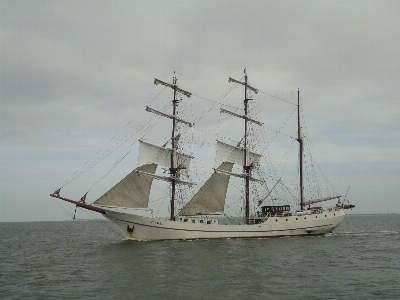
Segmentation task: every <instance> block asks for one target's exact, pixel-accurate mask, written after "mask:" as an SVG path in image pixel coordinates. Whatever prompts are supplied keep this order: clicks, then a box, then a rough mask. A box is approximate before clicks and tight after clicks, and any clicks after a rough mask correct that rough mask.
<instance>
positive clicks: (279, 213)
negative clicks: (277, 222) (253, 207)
mask: <svg viewBox="0 0 400 300" xmlns="http://www.w3.org/2000/svg"><path fill="white" fill-rule="evenodd" d="M291 215H292V213H291V212H290V205H279V206H277V205H270V206H262V207H261V211H258V212H257V213H256V216H255V218H249V219H248V224H260V223H263V222H264V221H265V220H266V219H268V218H269V217H286V216H291Z"/></svg>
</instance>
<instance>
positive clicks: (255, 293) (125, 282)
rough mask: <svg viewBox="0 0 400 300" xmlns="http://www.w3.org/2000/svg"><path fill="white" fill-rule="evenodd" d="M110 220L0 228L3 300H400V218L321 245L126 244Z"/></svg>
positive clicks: (352, 226)
mask: <svg viewBox="0 0 400 300" xmlns="http://www.w3.org/2000/svg"><path fill="white" fill-rule="evenodd" d="M117 230H118V229H117V228H116V227H115V226H114V225H113V224H112V223H110V222H109V221H67V222H32V223H0V299H400V234H399V232H400V215H398V214H391V215H347V216H346V217H345V220H344V222H343V223H342V224H341V225H340V226H339V227H338V228H337V229H336V230H335V231H334V232H333V233H332V234H327V235H324V236H318V237H287V238H271V239H221V240H199V241H153V242H138V241H126V240H123V239H122V235H120V234H119V233H118V232H117Z"/></svg>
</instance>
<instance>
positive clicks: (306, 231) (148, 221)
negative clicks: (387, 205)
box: [105, 209, 345, 240]
mask: <svg viewBox="0 0 400 300" xmlns="http://www.w3.org/2000/svg"><path fill="white" fill-rule="evenodd" d="M105 211H106V214H105V217H107V218H108V219H109V220H111V221H112V222H113V223H115V224H116V225H117V226H118V227H119V229H120V230H121V231H122V234H123V235H124V237H125V238H126V239H133V240H195V239H221V238H272V237H282V236H302V235H321V234H324V233H330V232H332V230H333V229H335V228H336V227H337V226H339V225H340V223H342V221H343V218H344V215H345V213H344V210H343V209H339V210H335V211H324V212H322V213H319V214H312V215H303V216H286V217H270V218H268V219H267V220H266V221H265V222H263V223H261V224H252V225H222V224H205V223H204V224H199V223H196V224H191V223H190V222H181V221H170V220H165V219H158V218H149V217H142V216H137V215H133V214H127V213H122V212H116V211H112V210H107V209H105Z"/></svg>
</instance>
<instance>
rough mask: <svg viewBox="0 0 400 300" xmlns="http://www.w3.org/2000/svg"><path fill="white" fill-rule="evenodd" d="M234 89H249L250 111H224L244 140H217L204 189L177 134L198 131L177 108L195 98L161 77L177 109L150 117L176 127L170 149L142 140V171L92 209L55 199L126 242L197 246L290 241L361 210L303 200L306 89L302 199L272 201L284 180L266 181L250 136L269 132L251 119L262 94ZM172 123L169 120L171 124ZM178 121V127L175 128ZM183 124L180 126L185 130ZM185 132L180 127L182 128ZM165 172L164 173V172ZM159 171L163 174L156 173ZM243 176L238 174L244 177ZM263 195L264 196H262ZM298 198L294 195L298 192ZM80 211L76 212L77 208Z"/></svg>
mask: <svg viewBox="0 0 400 300" xmlns="http://www.w3.org/2000/svg"><path fill="white" fill-rule="evenodd" d="M229 82H230V83H231V84H235V85H236V86H240V87H242V88H243V89H244V100H243V110H241V111H240V112H241V113H238V111H237V110H236V111H232V110H228V109H225V108H220V113H221V114H228V115H229V116H230V117H232V118H237V119H241V120H242V121H241V122H242V126H243V128H242V133H241V134H240V135H241V136H242V138H241V140H240V141H237V142H236V143H229V142H225V141H221V140H217V141H216V142H215V146H214V147H215V148H216V154H215V163H214V168H213V170H210V175H209V176H208V178H207V179H206V180H204V182H203V183H201V184H198V183H196V182H193V181H191V180H190V176H188V172H189V170H190V167H191V166H190V164H191V161H192V160H193V158H194V157H193V156H191V155H189V154H187V153H184V151H181V147H180V137H181V133H178V129H179V130H181V129H182V128H183V127H187V128H190V127H192V126H194V124H193V123H192V122H189V121H187V120H184V119H183V118H181V117H180V115H179V114H178V104H179V103H180V102H181V101H183V97H186V98H190V97H191V95H192V93H190V92H188V91H186V90H184V89H182V88H180V87H179V86H178V82H177V78H176V76H175V75H174V77H173V80H172V83H168V82H164V81H161V80H159V79H155V80H154V84H155V85H162V86H164V88H168V89H172V92H173V100H172V111H162V110H157V109H154V108H151V107H150V106H146V107H145V110H146V111H147V112H148V113H151V114H156V115H158V116H159V117H160V123H161V125H160V126H163V127H165V126H166V124H170V125H169V126H171V136H170V137H169V139H168V142H167V143H166V144H164V145H155V144H153V143H149V142H146V141H144V140H139V141H138V144H139V157H138V164H137V166H136V168H135V169H134V170H133V171H131V172H130V173H129V174H128V175H127V176H126V177H125V178H123V179H122V180H121V181H119V182H118V183H117V184H116V185H115V186H113V187H112V188H111V189H109V190H108V191H107V192H106V193H104V194H103V195H102V196H101V197H99V198H98V199H97V200H95V201H94V202H93V203H90V204H89V203H87V200H86V194H85V196H83V197H82V198H81V199H80V200H72V199H69V198H67V197H65V196H61V188H59V189H57V190H56V191H55V192H54V193H52V194H50V196H51V197H53V198H56V199H60V200H63V201H67V202H70V203H73V204H74V205H75V206H76V207H80V208H82V209H86V210H89V211H94V212H96V213H100V214H102V215H103V216H104V217H105V218H107V219H109V220H110V221H112V222H113V223H114V224H115V225H116V226H117V227H118V228H119V229H120V231H121V232H122V234H123V236H124V238H126V239H132V240H194V239H221V238H272V237H283V236H311V235H322V234H326V233H330V232H332V230H334V229H335V228H336V227H337V226H339V225H340V224H341V223H342V221H343V219H344V216H345V209H350V208H353V207H355V206H354V205H353V204H349V202H348V200H346V199H342V196H340V195H337V194H335V195H324V196H323V197H319V198H316V199H305V197H304V190H305V187H304V176H303V172H304V167H303V164H304V162H303V161H304V154H303V151H304V149H303V148H304V145H303V136H302V127H301V125H300V117H301V114H300V91H297V136H296V137H295V140H296V141H297V143H298V149H299V155H298V170H299V172H298V173H299V176H298V182H297V186H298V188H297V191H298V196H297V197H296V198H297V201H296V203H295V205H291V204H289V202H288V201H285V199H279V200H280V201H279V202H280V203H276V202H277V201H275V200H277V199H273V198H272V195H273V194H274V190H275V189H276V187H277V186H278V185H281V184H283V183H282V179H281V178H275V179H274V181H272V182H271V180H270V181H269V182H268V183H267V181H266V180H265V179H264V178H263V176H262V175H263V172H260V170H262V161H263V159H262V158H263V155H262V153H258V152H257V151H254V150H253V149H255V147H252V145H250V143H251V142H253V143H254V141H257V139H255V138H252V139H251V141H250V138H249V127H250V126H253V127H254V126H258V127H262V126H263V123H262V122H261V121H260V120H257V119H256V118H254V117H252V116H251V115H250V114H249V103H250V101H252V100H253V99H251V97H252V95H254V94H257V93H258V92H259V90H258V89H256V88H255V87H253V86H251V85H250V83H249V81H248V76H247V73H246V71H245V74H244V78H242V79H240V80H236V79H233V78H229ZM168 120H169V121H168ZM171 123H172V124H171ZM178 125H179V126H178ZM178 127H179V128H178ZM160 169H161V170H164V172H160ZM157 170H158V171H157ZM238 170H239V171H238ZM154 180H157V181H158V180H160V181H164V182H165V185H167V186H169V188H168V194H169V195H168V199H167V200H166V199H165V198H166V197H164V201H168V206H169V217H165V216H164V217H160V216H157V214H156V213H155V212H154V211H153V210H150V209H149V199H150V196H151V194H152V192H153V189H152V187H154ZM233 181H235V184H237V182H239V185H240V186H241V190H242V192H241V193H240V196H239V197H238V198H239V200H238V201H240V202H241V204H240V207H241V209H240V210H239V215H238V216H235V217H231V216H228V215H227V210H229V207H227V206H228V205H227V199H228V198H229V197H230V196H231V194H230V193H229V192H228V190H229V188H230V185H231V184H233ZM182 186H185V187H187V188H189V189H191V190H192V191H194V192H193V193H192V195H191V196H190V197H188V199H184V204H183V205H181V206H179V205H178V206H177V201H178V198H179V199H182V197H181V196H180V191H182V188H181V187H182ZM257 189H260V190H262V191H263V193H259V192H257ZM292 195H293V193H292ZM336 199H337V203H335V204H334V205H333V206H329V207H325V208H324V207H322V206H321V202H324V201H328V200H336ZM75 212H76V208H75Z"/></svg>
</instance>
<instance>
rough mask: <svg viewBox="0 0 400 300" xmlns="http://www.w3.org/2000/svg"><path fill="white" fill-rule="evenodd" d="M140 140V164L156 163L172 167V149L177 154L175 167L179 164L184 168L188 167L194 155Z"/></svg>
mask: <svg viewBox="0 0 400 300" xmlns="http://www.w3.org/2000/svg"><path fill="white" fill-rule="evenodd" d="M139 142H140V149H139V152H140V154H139V164H138V165H139V166H142V165H145V164H149V163H155V164H158V165H161V166H164V167H168V168H170V167H171V151H174V154H175V159H174V161H175V164H176V165H175V166H173V168H177V167H179V166H181V167H183V168H188V167H189V164H190V161H191V159H192V157H191V156H190V155H187V154H183V153H179V152H177V151H176V150H173V149H170V148H164V147H159V146H155V145H152V144H149V143H146V142H143V141H139Z"/></svg>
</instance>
